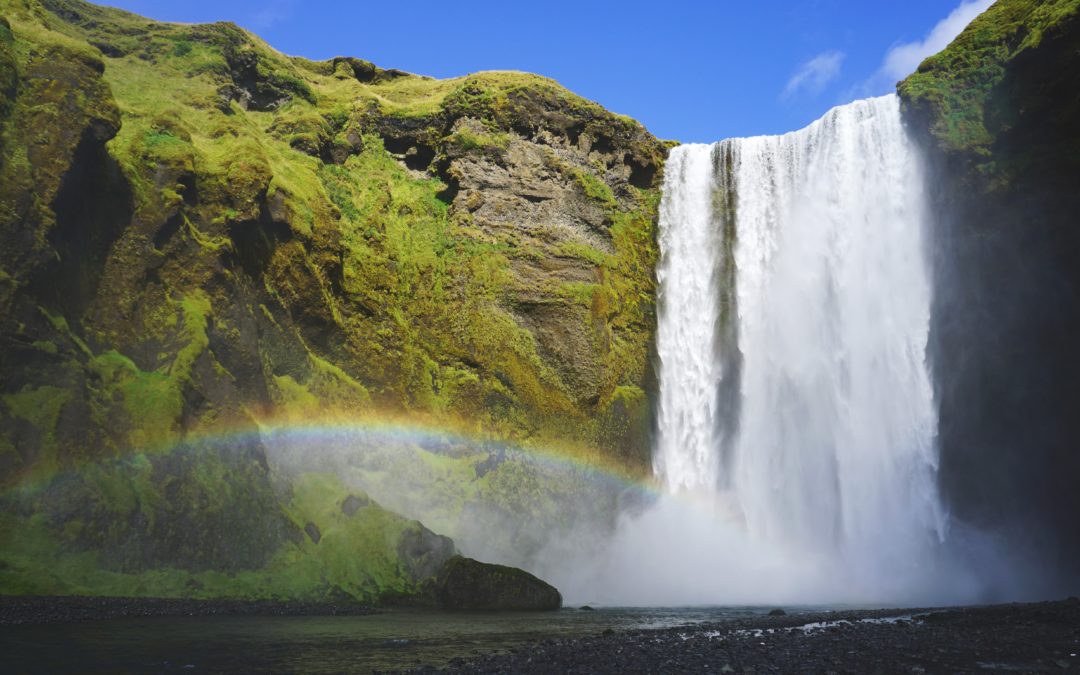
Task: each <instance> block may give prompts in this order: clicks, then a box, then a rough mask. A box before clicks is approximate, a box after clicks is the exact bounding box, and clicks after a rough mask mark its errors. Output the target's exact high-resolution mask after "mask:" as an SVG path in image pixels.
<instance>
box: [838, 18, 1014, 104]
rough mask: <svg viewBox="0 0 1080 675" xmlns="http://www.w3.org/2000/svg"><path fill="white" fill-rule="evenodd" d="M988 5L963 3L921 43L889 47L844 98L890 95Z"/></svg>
mask: <svg viewBox="0 0 1080 675" xmlns="http://www.w3.org/2000/svg"><path fill="white" fill-rule="evenodd" d="M992 4H994V0H963V2H961V3H960V4H959V5H958V6H957V7H956V8H955V9H953V11H951V12H949V15H948V16H947V17H945V18H944V19H942V20H941V21H938V22H937V23H936V24H935V25H934V27H933V28H931V29H930V32H929V33H927V34H926V37H924V38H923V39H922V40H915V41H914V42H903V43H900V44H897V45H893V46H892V47H891V48H890V49H889V51H888V52H886V54H885V59H884V61H882V63H881V66H880V67H879V68H878V69H877V70H876V71H875V72H874V74H873V75H871V76H870V78H869V79H867V80H865V81H863V82H861V83H859V84H857V85H855V86H854V87H852V88H851V89H850V90H849V91H848V92H847V94H848V95H847V96H845V98H846V99H850V98H860V97H864V96H875V95H878V94H883V93H885V92H887V91H892V89H893V87H895V86H896V83H897V82H899V81H900V80H902V79H904V78H905V77H907V76H908V75H910V74H912V73H914V72H915V69H916V68H918V67H919V64H920V63H922V62H923V60H924V59H926V58H927V57H928V56H933V55H934V54H937V53H938V52H940V51H941V50H942V49H945V47H947V46H949V43H950V42H952V41H953V39H955V38H956V36H957V35H959V34H960V32H961V31H962V30H964V29H965V28H966V27H967V25H968V24H969V23H971V21H972V20H973V19H974V18H975V17H977V16H978V15H980V14H982V13H983V12H985V11H986V9H987V8H988V7H989V6H990V5H992Z"/></svg>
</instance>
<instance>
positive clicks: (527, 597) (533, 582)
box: [432, 556, 562, 610]
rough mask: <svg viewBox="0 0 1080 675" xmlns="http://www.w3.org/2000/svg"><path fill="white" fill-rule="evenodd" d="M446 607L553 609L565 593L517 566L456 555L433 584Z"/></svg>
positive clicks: (439, 602) (439, 599) (440, 603)
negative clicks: (493, 563) (506, 565)
mask: <svg viewBox="0 0 1080 675" xmlns="http://www.w3.org/2000/svg"><path fill="white" fill-rule="evenodd" d="M432 590H433V593H434V596H435V601H436V603H437V605H438V606H439V607H441V608H443V609H475V610H553V609H559V608H560V607H562V595H560V594H559V591H558V590H557V589H556V588H555V587H554V586H552V585H551V584H549V583H547V582H545V581H543V580H541V579H538V578H537V577H535V576H533V575H531V574H529V573H528V572H525V571H522V570H519V569H516V568H514V567H505V566H503V565H491V564H488V563H482V562H478V561H476V560H473V559H471V558H463V557H461V556H455V557H453V558H451V559H450V560H449V561H447V563H446V564H445V565H444V566H443V568H442V570H440V571H439V575H438V577H436V578H435V580H434V582H433V586H432Z"/></svg>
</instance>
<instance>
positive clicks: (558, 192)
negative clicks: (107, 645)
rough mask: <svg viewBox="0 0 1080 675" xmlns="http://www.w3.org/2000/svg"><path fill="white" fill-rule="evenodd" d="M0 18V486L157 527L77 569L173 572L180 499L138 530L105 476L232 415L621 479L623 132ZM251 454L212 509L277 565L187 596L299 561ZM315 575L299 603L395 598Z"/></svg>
mask: <svg viewBox="0 0 1080 675" xmlns="http://www.w3.org/2000/svg"><path fill="white" fill-rule="evenodd" d="M0 17H2V18H3V20H2V21H0V340H2V341H3V345H4V348H3V350H2V351H0V486H2V487H4V488H6V489H7V490H8V491H9V492H12V494H15V493H16V492H18V491H20V490H24V489H25V488H24V486H28V485H33V486H36V487H35V488H34V489H35V490H44V491H45V493H44V494H49V490H50V489H52V488H50V487H49V486H50V485H61V484H63V481H65V480H67V479H66V478H64V477H65V476H70V475H75V476H80V475H82V474H83V473H84V472H85V473H89V474H92V473H94V472H102V471H105V472H107V473H108V472H113V473H116V474H117V476H124V478H122V479H121V478H116V480H119V481H121V482H125V481H126V482H127V483H138V484H141V483H140V481H143V482H145V481H146V480H149V481H150V484H151V485H150V487H148V488H147V491H146V492H145V494H144V493H142V492H139V493H138V494H139V495H142V496H139V497H138V498H134V497H132V496H131V495H130V494H128V493H125V492H124V491H123V490H119V491H118V490H105V491H103V492H100V493H98V492H93V494H94V495H97V496H96V497H94V499H96V500H97V501H93V500H91V501H89V502H87V504H86V508H87V510H88V512H95V513H110V512H115V513H116V514H118V515H117V518H121V520H122V519H123V518H129V519H130V518H133V517H134V515H133V514H136V513H143V514H145V513H153V514H155V515H154V516H153V518H154V519H158V518H160V519H161V522H160V523H158V522H157V520H155V522H156V523H157V524H156V525H155V526H154V527H152V528H149V529H146V528H143V529H141V530H140V529H139V527H136V526H134V525H130V524H129V525H127V526H124V525H116V526H113V525H110V527H109V528H106V532H112V534H109V537H112V538H111V539H108V542H106V541H105V539H103V540H101V542H99V545H102V546H103V545H105V544H106V543H108V547H109V548H110V549H118V550H124V551H126V553H124V556H122V557H123V560H122V561H120V560H112V561H103V560H101V559H98V562H97V563H95V564H100V565H101V567H102V569H103V570H105V571H104V572H103V573H114V572H115V573H123V574H135V575H136V576H137V575H139V574H143V573H144V572H143V571H139V570H137V569H136V567H137V566H136V565H135V564H134V562H132V561H134V560H136V559H139V560H141V561H142V562H141V564H143V565H144V566H146V570H149V571H147V572H146V573H151V572H153V570H159V569H165V568H166V567H168V565H169V556H172V557H173V558H175V560H174V561H173V562H175V563H176V564H177V565H179V566H180V567H181V568H183V569H186V570H187V572H185V573H199V574H202V573H203V571H200V569H201V568H200V567H199V566H200V565H201V564H202V563H196V562H195V561H193V560H192V559H189V558H187V557H185V556H186V555H187V554H186V553H185V552H184V551H185V550H186V549H185V546H187V545H188V544H185V543H184V542H183V537H180V536H172V535H169V534H168V533H169V532H170V531H171V530H170V528H169V526H168V525H167V524H166V523H167V521H168V522H172V521H175V522H190V523H196V524H197V523H201V524H203V525H205V526H207V527H214V528H219V529H220V528H224V527H226V525H225V524H223V523H216V521H215V520H214V516H213V509H212V508H211V507H210V505H208V503H207V502H206V500H205V499H204V498H203V497H200V496H199V495H202V494H204V493H203V492H200V491H198V490H196V491H194V492H191V493H190V494H189V493H188V492H183V491H181V492H180V493H178V494H179V495H180V503H179V504H176V505H174V507H175V508H172V509H171V510H170V509H161V508H159V507H160V506H161V504H162V503H163V502H162V501H161V500H160V499H159V498H158V497H156V496H153V495H158V494H159V493H161V490H163V489H165V488H164V486H163V485H162V484H161V483H162V481H168V480H169V476H168V472H167V471H159V470H157V469H154V470H153V471H150V473H147V471H148V470H147V469H145V466H144V465H142V464H132V463H131V460H129V459H128V458H129V457H131V456H136V457H145V458H147V459H146V461H148V462H150V464H152V465H155V466H157V464H156V463H161V462H165V463H166V464H167V463H168V462H171V461H179V460H172V459H167V458H170V457H177V456H179V455H177V453H178V452H179V453H181V454H183V451H182V450H177V448H184V447H186V446H185V445H184V444H185V443H186V442H188V441H190V440H191V439H198V438H201V437H203V436H205V435H207V434H212V433H213V432H214V431H215V430H218V429H231V428H236V427H251V426H252V425H253V424H254V422H255V421H256V420H261V419H275V420H278V421H281V420H290V419H294V420H309V419H311V418H312V417H324V416H335V417H337V418H338V419H340V418H342V417H345V418H349V419H377V418H385V417H387V416H391V417H395V418H405V419H411V420H420V421H422V422H424V423H426V424H429V425H435V426H442V427H451V428H456V429H463V430H467V431H469V432H470V433H472V434H475V435H479V436H484V437H489V438H505V439H512V440H515V441H516V442H518V443H522V444H525V445H534V446H551V447H557V448H562V449H563V450H568V451H571V452H575V453H577V454H578V455H580V456H583V457H587V458H592V459H594V460H596V461H601V462H604V461H606V462H613V463H616V464H620V465H622V466H623V467H625V468H626V469H627V470H628V471H630V472H631V473H632V472H634V471H641V470H643V469H644V468H645V466H646V465H647V448H648V441H647V438H648V430H649V423H650V422H649V410H650V406H649V403H648V400H649V399H648V397H649V393H648V392H650V391H651V387H652V386H653V385H652V383H651V380H652V375H651V370H650V366H649V350H650V345H651V341H652V334H653V323H654V315H653V295H654V280H653V269H654V263H655V258H656V247H655V232H654V228H655V217H656V206H657V202H658V180H659V172H660V168H661V165H662V161H663V156H664V146H663V145H662V144H661V143H659V142H658V141H656V139H654V138H653V137H651V136H650V135H649V134H648V133H647V132H646V131H645V130H644V129H643V128H642V127H641V126H640V125H639V124H637V123H635V122H633V121H632V120H629V119H627V118H624V117H620V116H617V115H613V114H611V113H609V112H607V111H605V110H603V109H602V108H600V107H599V106H597V105H596V104H594V103H591V102H589V101H586V100H584V99H581V98H580V97H577V96H575V95H573V94H572V93H570V92H568V91H566V90H565V89H563V88H562V87H560V86H559V85H557V84H556V83H554V82H553V81H551V80H548V79H546V78H542V77H539V76H535V75H529V74H525V73H516V72H498V73H479V74H476V75H470V76H468V77H463V78H456V79H452V80H434V79H431V78H426V77H420V76H415V75H409V74H407V73H402V72H400V71H394V70H384V69H381V68H378V67H376V66H374V65H372V64H371V63H368V62H366V61H363V60H360V59H355V58H345V57H342V58H335V59H331V60H329V61H324V62H312V61H308V60H305V59H300V58H292V57H286V56H284V55H281V54H279V53H277V52H275V51H274V50H272V49H271V48H270V47H268V46H267V45H266V44H265V43H263V42H262V41H260V40H259V39H258V38H256V37H255V36H253V35H251V34H250V33H247V32H245V31H243V30H241V29H239V28H237V27H236V26H233V25H231V24H224V23H222V24H209V25H195V26H188V25H175V24H165V23H159V22H154V21H150V20H147V19H143V18H141V17H138V16H135V15H132V14H128V13H125V12H122V11H118V10H113V9H108V8H103V7H97V6H94V5H90V4H87V3H84V2H81V1H79V0H41V1H39V0H0ZM534 170H542V171H543V172H544V176H545V178H544V181H545V183H544V186H543V190H534V189H532V187H533V186H531V185H530V181H531V180H532V179H531V178H530V176H531V175H533V174H532V173H531V172H533V171H534ZM492 176H496V177H497V178H498V179H499V180H501V181H502V183H499V184H487V183H485V181H486V180H487V179H488V178H490V177H492ZM496 183H498V181H496ZM541 192H542V193H543V194H540V193H541ZM566 345H569V346H570V347H566ZM215 452H216V451H211V450H208V451H206V452H205V453H202V454H198V453H197V454H196V456H200V457H202V458H203V459H202V460H200V462H203V463H206V467H205V470H206V471H212V470H213V466H214V465H215V462H219V461H222V460H220V458H219V457H216V455H215ZM261 452H262V450H261V449H260V448H259V447H254V448H253V449H252V450H251V454H250V455H242V456H237V457H233V458H232V459H230V460H228V461H229V462H232V464H230V466H232V469H230V470H229V471H224V472H223V473H221V477H220V480H219V481H218V482H217V483H215V485H216V488H215V489H218V490H220V491H223V492H224V493H231V494H235V495H236V496H237V497H236V498H237V499H239V500H241V501H243V500H247V499H249V498H250V503H249V504H248V506H252V505H262V507H260V508H242V507H241V506H242V505H240V504H239V503H237V504H234V505H233V507H232V510H233V511H234V512H235V513H236V514H239V516H243V522H239V521H238V522H231V523H230V524H228V525H227V527H229V528H232V527H249V528H252V529H253V531H264V530H265V531H268V532H271V535H272V536H269V541H271V542H274V543H275V545H277V546H279V548H273V546H271V549H273V550H266V551H264V553H265V554H266V555H264V556H262V557H259V556H256V557H257V558H258V559H257V560H256V559H250V560H248V559H244V558H243V557H242V556H241V557H236V556H237V555H239V554H238V553H236V552H230V551H224V552H222V553H221V556H219V557H218V558H215V559H214V561H213V563H212V564H209V563H208V564H207V565H208V567H207V569H211V568H212V569H213V570H214V572H215V573H217V572H221V571H222V570H229V572H228V573H229V574H240V573H241V572H245V570H246V571H252V570H265V569H269V568H268V567H267V565H271V564H277V563H278V562H280V560H281V559H282V556H288V555H292V556H300V558H303V560H305V561H309V562H310V560H309V558H311V556H309V555H308V554H305V553H303V550H304V547H305V546H308V544H303V542H304V541H305V540H304V535H303V534H302V533H301V534H298V530H297V523H295V522H292V521H293V519H292V517H291V516H290V513H291V509H292V507H291V506H290V504H292V503H293V502H292V500H293V496H291V495H292V494H293V491H294V489H298V488H294V487H290V486H289V485H286V486H285V487H284V488H283V487H282V486H281V485H280V482H281V481H280V480H278V479H276V478H275V476H274V475H273V471H272V470H271V468H270V467H268V466H267V465H266V463H265V460H260V459H259V458H260V456H261V455H260V453H261ZM181 464H182V463H181ZM140 466H141V467H143V468H141V469H140V468H139V467H140ZM183 471H191V472H195V473H196V474H199V475H202V474H201V473H200V472H202V471H203V469H202V468H199V467H190V468H187V469H183ZM137 476H142V477H141V478H137ZM146 476H151V478H146ZM80 480H81V479H80ZM103 480H104V479H103ZM109 480H112V479H111V478H110V479H109ZM125 484H126V483H125ZM18 494H19V496H17V497H12V498H11V500H10V501H8V502H5V504H7V505H8V506H10V508H9V509H8V512H7V514H6V515H5V517H15V516H13V515H12V514H13V513H16V512H18V513H21V514H22V515H21V516H19V518H23V517H26V518H30V519H31V520H32V521H33V523H35V527H34V528H30V529H28V530H27V532H28V533H29V532H38V533H43V534H42V536H45V534H48V536H49V537H51V541H52V542H53V543H54V544H55V545H56V546H57V547H59V548H57V549H55V550H54V551H53V552H52V553H49V554H48V555H49V556H52V555H53V554H54V553H55V554H56V555H60V554H62V553H63V552H64V551H69V552H71V551H74V552H75V553H74V554H77V555H84V554H85V555H93V554H94V553H93V550H92V549H93V546H92V545H91V544H92V543H93V542H92V541H90V540H88V539H87V538H86V537H85V536H82V535H80V534H79V530H80V528H84V529H85V528H86V527H88V526H87V524H86V521H85V520H84V519H82V518H81V516H79V515H78V513H77V512H78V509H75V508H72V509H71V510H70V511H68V512H65V513H66V514H67V515H65V516H64V517H57V518H52V519H45V520H42V519H41V516H40V512H41V510H42V509H43V508H44V507H43V506H42V503H41V502H40V500H38V498H37V497H27V496H26V495H23V494H22V493H21V492H18ZM35 494H37V493H35ZM79 494H83V493H79ZM85 494H87V495H90V494H91V493H85ZM125 495H126V496H125ZM188 497H190V498H191V499H190V500H189V499H188ZM87 499H90V497H89V496H87ZM132 499H135V502H132V501H131V500H132ZM155 500H156V501H155ZM132 503H136V504H138V506H137V507H131V504H132ZM95 504H97V506H95ZM269 504H276V505H277V506H276V507H274V508H269V507H268V506H267V505H269ZM263 507H265V508H263ZM132 508H134V510H131V509H132ZM121 512H122V513H121ZM239 516H238V517H239ZM100 517H101V518H104V516H100ZM35 519H36V520H35ZM20 522H22V521H20ZM28 522H29V521H28ZM7 526H9V527H13V528H15V529H18V528H17V527H16V526H14V525H11V524H10V523H8V525H7ZM38 526H40V527H38ZM300 526H301V527H302V524H300ZM185 527H186V526H185ZM320 527H321V526H320ZM395 527H396V526H395ZM41 528H44V529H41ZM116 528H119V529H116ZM267 528H269V529H267ZM390 529H391V530H393V529H394V528H393V527H391V528H390ZM113 530H115V531H113ZM9 531H13V530H9ZM87 531H89V530H87ZM177 531H180V532H183V531H186V530H185V528H180V529H179V530H177ZM369 534H370V533H369ZM28 536H29V535H28ZM358 536H359V535H358ZM365 536H367V535H365ZM125 537H126V539H125ZM170 537H172V538H170ZM297 537H299V538H297ZM155 541H156V542H158V544H161V545H162V546H164V547H165V548H164V549H162V550H163V551H164V552H162V553H159V554H154V555H151V553H150V552H149V551H150V550H151V549H153V546H154V545H157V544H153V545H152V542H155ZM132 542H136V543H132ZM147 542H151V543H147ZM162 542H164V543H162ZM357 545H358V546H363V544H362V543H358V544H357ZM315 546H318V545H315ZM13 550H14V549H13ZM19 550H25V549H19ZM34 550H39V551H44V550H45V549H43V548H38V549H34ZM289 551H291V553H289ZM234 553H236V555H234ZM309 553H310V552H309ZM20 555H21V554H20ZM155 555H156V556H157V557H155ZM305 556H306V557H305ZM316 557H317V556H316ZM47 559H48V560H49V561H54V562H55V559H54V558H47ZM23 560H24V562H25V561H26V560H28V559H27V558H23ZM43 560H44V559H43ZM229 560H233V561H234V563H236V564H233V563H227V561H229ZM275 561H276V562H275ZM399 562H400V561H399ZM241 563H242V564H241ZM50 564H51V563H50ZM305 564H306V563H305ZM311 564H314V563H311ZM327 564H328V565H330V568H328V569H332V570H336V571H333V572H331V573H328V572H326V570H323V571H322V572H319V573H318V574H315V573H314V572H313V573H312V574H313V575H314V576H313V577H312V578H315V577H319V578H320V579H321V581H320V582H319V584H316V585H310V586H305V587H304V588H305V589H306V590H304V593H306V594H308V595H311V594H312V593H318V592H329V590H328V589H332V588H338V589H345V590H344V592H345V593H347V594H352V595H354V596H356V597H360V596H363V597H368V598H370V597H376V596H378V595H379V594H382V593H390V594H394V593H399V592H407V590H408V588H411V587H409V586H408V583H411V582H408V583H407V582H406V581H404V579H405V578H406V577H403V576H400V575H399V576H394V575H393V574H389V573H387V574H384V573H382V572H379V573H378V574H375V576H376V577H377V578H378V579H379V580H380V581H378V583H374V584H368V585H366V586H365V585H364V584H361V583H360V582H358V581H357V579H359V578H360V576H358V575H360V574H361V573H360V571H359V568H356V569H354V568H350V567H348V566H344V567H343V566H340V565H337V563H327ZM372 564H374V563H372ZM230 565H232V567H230ZM237 565H239V566H237ZM297 565H299V567H297V569H301V568H304V565H303V564H300V563H297ZM361 567H362V565H361ZM376 567H378V565H376ZM26 569H29V568H26ZM311 569H315V568H311ZM319 569H322V568H319ZM373 569H374V568H373ZM144 571H145V570H144ZM153 573H155V574H156V572H153ZM245 573H246V572H245ZM94 578H95V579H98V577H94ZM132 578H133V577H132ZM163 578H164V577H163ZM170 578H171V577H170ZM100 579H104V577H101V578H100ZM100 579H99V580H100ZM19 583H20V584H21V583H22V582H19ZM95 583H96V582H95ZM101 583H103V584H104V583H105V581H101ZM110 583H112V582H110ZM124 583H127V582H124ZM162 583H163V584H165V585H158V586H155V588H158V589H159V590H160V589H166V590H168V589H170V588H172V586H169V585H168V584H172V583H173V582H172V581H169V582H168V583H165V582H162ZM185 583H187V582H185ZM198 584H201V585H202V588H204V589H217V590H206V591H205V593H207V594H210V593H214V592H223V591H221V590H220V589H221V586H220V585H217V586H215V585H214V584H212V583H210V582H208V581H206V580H205V579H203V580H198V583H197V584H196V585H194V586H192V587H191V588H196V587H197V586H198ZM320 584H321V585H320ZM402 584H405V585H402ZM16 586H18V584H16ZM316 586H318V588H319V589H321V590H319V591H316V590H315V588H316ZM271 587H273V588H278V587H277V586H273V585H272V586H271ZM102 588H104V586H103V587H102ZM110 588H111V587H110ZM185 588H187V587H185ZM78 589H79V590H81V591H85V592H93V590H94V583H91V582H89V581H87V582H86V583H84V584H82V585H80V586H78ZM279 590H281V589H279ZM146 592H148V591H146ZM170 592H172V591H170ZM177 592H181V591H177ZM184 592H186V591H184ZM192 592H194V591H192ZM200 592H202V591H200ZM275 592H278V591H275ZM281 592H282V593H285V592H284V591H281ZM297 592H299V591H297Z"/></svg>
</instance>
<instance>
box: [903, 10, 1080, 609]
mask: <svg viewBox="0 0 1080 675" xmlns="http://www.w3.org/2000/svg"><path fill="white" fill-rule="evenodd" d="M899 93H900V95H901V98H902V99H903V101H904V105H905V115H906V118H907V121H908V122H909V124H910V126H911V128H912V129H913V131H914V132H915V134H916V136H917V137H918V138H919V139H920V140H921V141H922V143H923V145H924V147H925V148H926V149H927V154H928V157H929V159H930V162H931V169H932V172H933V176H932V180H931V184H932V185H933V186H934V199H935V201H936V216H937V222H936V227H935V231H934V233H933V239H932V259H933V263H934V273H935V276H936V279H935V289H936V290H935V293H936V296H935V299H934V307H933V310H932V317H931V344H930V353H931V356H932V359H933V371H934V375H935V378H936V382H935V384H936V389H937V392H936V393H937V397H938V401H939V406H940V430H939V442H940V447H941V468H940V477H941V485H942V489H943V494H944V497H945V498H946V500H947V502H948V504H949V506H950V508H951V510H952V512H953V514H954V515H955V516H957V517H959V518H960V519H961V520H963V521H966V522H969V523H973V524H975V525H977V526H979V527H981V528H987V529H990V530H992V531H995V532H998V533H1003V534H1004V535H1005V538H1006V540H1007V541H1008V542H1009V547H1010V548H1011V549H1012V551H1013V552H1014V553H1016V554H1018V555H1019V556H1020V557H1030V558H1031V559H1033V560H1035V561H1037V562H1038V564H1039V566H1040V568H1041V569H1042V572H1041V573H1040V575H1039V576H1040V577H1041V579H1040V582H1041V583H1042V584H1044V587H1043V588H1038V589H1036V590H1035V592H1037V593H1059V592H1064V591H1066V590H1067V591H1069V592H1075V591H1076V589H1077V588H1078V587H1080V586H1078V584H1080V577H1078V576H1077V570H1080V531H1078V530H1077V521H1076V516H1077V514H1078V513H1080V490H1077V484H1078V481H1080V452H1078V450H1077V439H1078V438H1080V416H1078V415H1077V412H1076V411H1077V410H1080V350H1078V349H1077V348H1076V336H1077V335H1078V334H1080V302H1078V299H1080V226H1078V225H1080V223H1078V221H1077V213H1080V192H1078V191H1077V189H1076V186H1077V185H1080V3H1077V2H1072V1H1069V2H1054V3H1039V2H1029V1H1027V0H1000V1H999V2H997V3H996V4H995V5H994V6H992V7H991V8H990V9H989V10H988V11H987V12H986V13H984V14H983V15H982V16H980V17H979V18H977V19H976V20H975V21H974V22H973V23H972V24H971V26H969V27H968V29H967V30H965V31H964V33H962V34H961V35H960V36H959V37H958V38H957V39H956V41H955V42H953V44H952V45H950V46H949V47H948V48H947V49H946V50H945V51H944V52H942V53H941V54H939V55H937V56H935V57H931V58H930V59H928V60H927V61H925V62H924V63H923V64H922V65H921V66H920V67H919V70H918V72H917V73H915V74H914V75H912V76H911V77H909V78H908V79H907V80H905V81H904V82H902V83H900V85H899Z"/></svg>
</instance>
